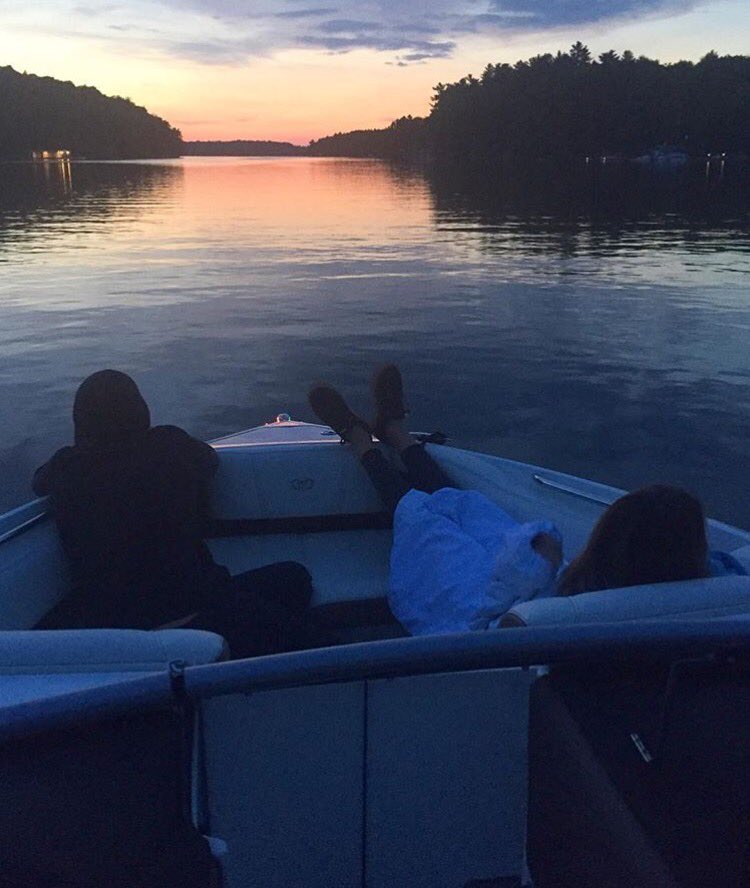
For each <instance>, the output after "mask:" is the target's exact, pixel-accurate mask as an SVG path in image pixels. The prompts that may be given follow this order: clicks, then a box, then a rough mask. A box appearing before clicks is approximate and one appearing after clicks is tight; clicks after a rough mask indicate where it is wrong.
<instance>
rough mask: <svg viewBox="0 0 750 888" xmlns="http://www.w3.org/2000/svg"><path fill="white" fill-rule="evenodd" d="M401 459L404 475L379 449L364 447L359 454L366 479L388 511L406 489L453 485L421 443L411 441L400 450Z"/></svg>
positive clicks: (392, 508) (426, 488) (435, 488)
mask: <svg viewBox="0 0 750 888" xmlns="http://www.w3.org/2000/svg"><path fill="white" fill-rule="evenodd" d="M401 461H402V462H403V464H404V466H406V475H405V476H404V475H402V474H401V473H400V472H397V471H396V469H394V468H393V466H392V465H391V463H389V462H388V460H387V459H386V458H385V457H384V456H383V454H382V453H381V452H380V451H379V450H376V449H374V448H373V449H372V450H368V451H367V453H365V455H364V456H363V457H362V465H363V466H364V469H365V471H366V472H367V474H368V475H369V476H370V481H372V483H373V485H374V486H375V489H376V490H377V491H378V493H379V494H380V498H381V499H382V500H383V505H384V506H385V507H386V509H387V510H388V511H389V512H390V513H391V514H393V512H395V511H396V506H397V505H398V502H399V500H400V499H401V497H402V496H404V494H406V493H408V492H409V491H410V490H422V491H424V492H425V493H435V491H436V490H440V489H441V488H443V487H454V486H455V485H454V484H453V482H452V481H451V479H450V478H449V477H448V476H447V475H446V474H445V472H444V471H443V470H442V469H441V468H440V466H439V465H438V464H437V463H436V462H435V460H434V459H433V458H432V457H431V456H430V454H429V453H427V451H426V450H425V449H424V446H423V445H422V444H412V446H411V447H407V448H406V450H403V451H402V452H401Z"/></svg>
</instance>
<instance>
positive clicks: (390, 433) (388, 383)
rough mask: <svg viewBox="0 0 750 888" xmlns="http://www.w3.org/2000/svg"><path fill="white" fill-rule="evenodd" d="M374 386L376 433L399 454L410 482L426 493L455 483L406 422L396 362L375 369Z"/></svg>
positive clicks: (405, 411)
mask: <svg viewBox="0 0 750 888" xmlns="http://www.w3.org/2000/svg"><path fill="white" fill-rule="evenodd" d="M371 388H372V396H373V400H374V402H375V422H374V423H373V428H374V429H375V434H376V435H377V436H378V438H379V439H380V440H381V441H384V442H385V443H387V444H390V446H391V447H393V448H394V449H395V450H396V452H397V453H398V454H399V455H400V457H401V461H402V462H403V463H404V465H405V466H406V470H407V472H408V476H407V480H408V482H409V486H411V487H415V488H416V489H417V490H422V491H424V492H425V493H434V492H435V491H436V490H440V489H441V488H443V487H453V486H454V484H453V482H452V481H451V480H450V478H449V477H448V476H447V475H446V474H445V472H444V471H443V470H442V469H441V468H440V466H439V465H438V464H437V463H436V462H435V460H434V459H433V458H432V457H431V456H430V454H429V453H427V451H426V450H425V449H424V445H422V444H421V443H420V442H419V441H417V439H416V438H414V437H413V436H412V435H411V434H410V433H409V431H408V430H407V429H406V427H405V425H404V419H405V418H406V415H407V410H406V408H405V407H404V385H403V380H402V378H401V371H400V370H399V369H398V367H397V366H396V365H395V364H386V365H385V366H383V367H380V368H379V369H378V370H376V371H375V373H374V374H373V378H372V385H371Z"/></svg>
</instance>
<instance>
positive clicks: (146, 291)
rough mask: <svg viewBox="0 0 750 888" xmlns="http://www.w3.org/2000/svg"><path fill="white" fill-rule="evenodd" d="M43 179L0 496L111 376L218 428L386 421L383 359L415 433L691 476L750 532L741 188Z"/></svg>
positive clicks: (237, 171)
mask: <svg viewBox="0 0 750 888" xmlns="http://www.w3.org/2000/svg"><path fill="white" fill-rule="evenodd" d="M49 172H50V180H49V183H47V181H46V179H45V178H44V173H43V171H39V170H37V171H35V170H34V169H33V168H31V166H30V165H29V166H28V167H23V168H22V167H16V168H15V170H14V175H7V174H6V173H7V168H6V169H2V168H0V261H2V262H3V263H4V266H3V276H2V279H0V297H1V298H2V302H1V303H0V304H1V305H2V309H1V310H2V312H3V315H2V317H3V323H2V324H1V325H0V355H2V357H3V364H4V367H5V368H6V372H5V373H4V375H3V377H2V379H1V380H0V423H1V424H2V427H3V429H4V435H3V441H2V442H1V444H0V471H2V477H3V479H4V480H3V482H2V484H1V485H0V506H2V507H7V506H9V505H11V504H13V503H17V502H20V501H22V500H24V499H25V498H26V497H27V496H28V486H27V479H28V477H29V476H30V472H31V470H32V468H33V467H34V465H36V464H37V463H38V462H40V461H41V460H42V459H43V458H44V457H45V456H46V455H48V453H49V451H50V450H52V449H53V447H55V446H58V445H59V444H61V443H64V442H65V440H66V439H67V438H68V437H69V435H70V420H69V410H70V404H71V401H72V395H73V392H74V390H75V387H76V385H77V383H78V381H79V380H80V379H81V378H82V377H83V376H84V375H86V374H87V373H89V372H91V371H92V370H94V369H98V368H100V367H104V366H115V367H120V368H122V369H123V370H126V371H127V372H130V373H132V374H133V375H134V376H135V377H136V378H137V380H138V382H139V384H141V387H142V389H143V391H144V394H146V396H147V398H148V399H149V401H150V403H151V404H152V407H153V413H154V416H155V417H157V418H158V419H159V420H160V421H168V422H175V423H178V424H181V425H185V426H186V427H188V428H189V429H191V430H192V431H194V432H195V433H196V434H199V435H202V436H205V437H210V436H217V435H220V434H223V433H226V432H229V431H232V430H235V429H236V428H238V427H244V426H248V425H250V424H252V423H253V422H260V421H265V420H267V419H268V418H269V417H272V416H273V415H275V414H276V413H278V412H280V411H282V410H285V411H288V412H290V413H291V414H292V415H293V416H295V417H300V418H309V419H311V418H312V417H311V415H310V412H309V409H308V408H307V405H306V403H305V391H306V389H307V386H308V384H309V383H310V382H311V381H312V380H315V379H319V378H321V377H324V378H326V379H329V380H330V381H332V382H334V383H335V384H338V385H340V386H341V387H342V388H344V389H345V390H346V391H347V393H348V394H350V396H351V398H352V400H353V402H354V403H355V405H356V406H357V407H358V408H359V409H362V410H367V409H369V408H368V405H367V398H368V395H367V383H368V380H367V373H368V371H369V367H370V365H372V364H374V363H376V362H378V361H381V360H391V359H393V360H398V361H399V362H401V364H402V365H403V367H404V371H405V374H406V377H407V380H408V383H409V388H410V393H411V406H412V414H413V419H414V422H415V424H416V425H417V426H419V427H422V428H433V427H435V426H439V427H442V428H444V429H445V430H446V431H447V432H449V433H451V435H452V437H453V439H454V440H455V441H456V442H457V443H460V444H467V445H470V446H474V447H477V448H480V449H485V450H489V451H493V452H497V453H501V454H506V455H508V456H511V457H514V458H520V459H528V460H530V461H535V462H538V463H541V464H543V465H549V466H551V467H554V468H559V469H563V470H567V471H571V472H574V473H577V474H583V475H586V476H589V477H594V478H598V479H601V480H605V481H610V482H612V483H615V484H619V485H622V486H635V485H638V484H642V483H646V482H647V481H650V480H654V479H657V478H662V479H665V480H670V481H674V482H677V483H683V484H686V485H688V486H689V487H691V488H693V489H695V490H696V491H697V492H698V493H700V494H701V495H702V496H704V497H705V499H706V500H707V502H708V504H709V507H710V509H711V510H712V511H713V512H714V513H717V514H719V515H722V516H723V517H725V518H728V519H730V520H735V521H737V522H740V523H743V524H745V525H748V526H750V504H748V503H747V502H746V501H745V499H744V497H743V498H739V497H738V495H737V489H738V487H740V488H741V485H742V482H743V481H744V477H745V476H746V474H747V472H748V469H750V456H748V455H747V449H746V448H745V445H744V441H745V439H746V435H747V423H748V418H749V417H750V399H749V397H748V393H749V392H750V388H749V387H748V385H749V383H750V377H749V373H748V367H747V359H746V350H747V349H746V342H747V332H748V327H749V326H750V314H749V313H748V298H747V281H748V280H749V279H750V278H749V277H748V275H750V258H749V257H750V234H749V233H748V212H747V206H746V204H744V203H743V200H744V198H740V196H739V195H740V194H741V190H740V189H736V188H735V189H732V188H730V187H729V184H728V183H727V181H726V180H725V183H724V186H725V187H724V190H723V191H720V190H711V191H707V190H706V188H705V181H704V180H702V179H701V182H702V184H703V186H704V187H703V190H702V191H701V190H700V189H696V187H694V186H695V183H694V182H690V183H684V182H683V183H680V182H677V181H675V180H671V181H667V182H664V183H662V184H659V183H653V182H650V183H649V182H647V183H645V187H641V186H642V185H643V183H640V185H639V183H638V182H634V181H633V180H632V179H629V178H628V177H627V174H625V173H623V174H622V175H619V174H617V175H614V176H610V177H609V178H608V179H607V180H604V181H602V180H600V179H597V180H592V179H591V178H588V179H585V178H583V179H581V178H576V176H574V175H572V174H571V173H570V171H567V172H566V173H565V174H564V175H563V172H561V171H560V170H546V171H545V170H542V171H540V170H536V171H529V170H525V171H514V172H513V174H512V175H511V176H508V175H497V176H495V177H493V178H492V179H491V180H489V179H485V180H484V181H483V182H482V183H481V185H480V186H479V187H477V185H476V184H475V183H471V182H467V181H457V180H456V179H455V178H453V179H445V178H439V177H436V176H434V175H432V176H430V175H425V174H424V173H422V172H421V171H419V170H404V169H398V168H391V167H389V166H387V165H386V164H383V163H380V162H377V161H332V160H321V159H314V160H313V159H311V160H307V159H298V158H285V159H262V160H253V159H241V160H237V159H226V158H222V159H216V160H212V159H203V158H195V159H191V160H189V161H186V162H167V163H159V164H73V166H72V182H70V183H69V186H66V185H65V183H64V181H62V177H61V176H60V175H59V174H58V173H57V172H55V171H54V170H52V169H50V171H49ZM597 174H598V171H597ZM55 176H58V179H57V180H56V179H55ZM699 178H700V177H699ZM636 186H638V187H636ZM66 189H67V190H66Z"/></svg>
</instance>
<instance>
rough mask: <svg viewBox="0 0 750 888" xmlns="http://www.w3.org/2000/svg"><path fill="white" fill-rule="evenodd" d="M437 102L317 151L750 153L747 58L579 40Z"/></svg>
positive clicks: (495, 71)
mask: <svg viewBox="0 0 750 888" xmlns="http://www.w3.org/2000/svg"><path fill="white" fill-rule="evenodd" d="M431 104H432V108H431V111H430V114H429V116H428V117H427V118H411V117H406V118H401V119H400V120H396V121H394V122H393V123H392V124H391V125H390V126H389V127H387V128H386V129H382V130H360V131H355V132H351V133H337V134H336V135H334V136H329V137H327V138H324V139H319V140H317V141H314V142H311V144H310V148H309V150H310V153H312V154H323V153H325V154H340V155H350V154H352V155H355V156H364V155H367V154H369V155H370V156H377V157H390V158H413V157H420V156H429V157H431V158H432V159H434V160H435V161H437V162H445V163H466V162H467V161H469V162H471V161H474V162H481V163H485V162H487V161H491V160H493V159H496V158H506V157H507V158H514V159H518V158H526V157H531V158H553V157H566V156H567V157H570V156H583V155H605V154H624V155H634V154H638V153H640V152H643V151H645V150H647V149H649V148H651V147H654V146H656V145H659V144H665V143H668V144H673V145H678V146H680V147H683V148H684V149H685V150H687V151H688V152H689V153H693V154H702V153H706V152H734V153H747V152H750V57H748V56H719V55H717V54H716V53H715V52H709V53H708V54H707V55H705V56H704V57H703V58H702V59H701V60H700V61H699V62H697V63H693V62H685V61H681V62H675V63H670V64H662V63H661V62H658V61H656V60H654V59H649V58H646V57H645V56H639V57H637V58H636V57H635V56H634V55H633V53H632V52H629V51H626V52H624V53H622V55H619V54H618V53H616V52H615V51H614V50H610V51H608V52H605V53H602V54H601V55H600V56H599V57H598V58H597V59H594V58H592V56H591V52H590V50H589V49H588V47H587V46H585V45H584V44H583V43H581V42H580V41H579V42H577V43H575V44H573V46H572V47H571V48H570V50H569V51H568V52H558V53H557V54H556V55H552V54H550V53H546V54H544V55H537V56H534V57H533V58H530V59H528V60H527V61H518V62H516V64H515V65H509V64H495V65H487V67H486V68H485V69H484V71H483V73H482V76H481V77H479V78H477V77H473V76H472V75H470V74H469V75H467V76H466V77H462V78H461V79H460V80H458V81H457V82H455V83H448V84H445V83H438V85H437V86H436V87H435V88H434V93H433V96H432V102H431Z"/></svg>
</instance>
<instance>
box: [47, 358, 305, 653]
mask: <svg viewBox="0 0 750 888" xmlns="http://www.w3.org/2000/svg"><path fill="white" fill-rule="evenodd" d="M73 423H74V428H75V443H74V446H72V447H63V448H62V449H61V450H58V451H57V452H56V453H55V454H54V455H53V456H52V458H51V459H50V460H49V462H47V463H45V464H44V465H43V466H41V467H40V468H39V469H37V471H36V473H35V474H34V480H33V488H34V492H35V493H36V494H37V495H38V496H47V495H48V496H49V497H50V501H51V506H52V511H53V514H54V517H55V520H56V522H57V526H58V529H59V534H60V539H61V542H62V546H63V549H64V552H65V554H66V556H67V560H68V564H69V567H70V574H71V580H72V591H71V593H70V594H69V595H67V596H66V597H65V598H64V599H62V600H61V601H60V602H59V603H58V604H57V605H56V606H55V607H54V608H53V609H52V610H51V611H50V612H49V613H48V614H46V615H45V617H44V618H43V619H42V620H41V621H40V622H39V623H38V624H37V628H42V629H63V628H65V629H69V628H95V627H97V628H105V627H109V628H131V629H153V628H157V627H159V626H163V625H165V624H170V623H172V624H179V625H184V626H189V627H191V628H201V629H210V630H212V631H215V632H218V633H220V634H221V635H223V636H224V637H225V639H226V640H227V642H228V643H229V647H230V651H231V653H232V655H233V656H238V657H245V656H254V655H258V654H267V653H274V652H277V651H281V650H292V649H296V648H299V647H307V646H314V639H313V638H312V633H311V632H310V631H309V627H308V626H307V625H306V617H305V613H304V612H305V611H306V609H307V608H308V605H309V603H310V598H311V596H312V581H311V577H310V574H309V573H308V572H307V570H306V569H305V568H304V567H303V566H302V565H301V564H297V563H295V562H283V563H280V564H273V565H269V566H267V567H264V568H260V569H258V570H254V571H248V572H246V573H244V574H240V575H237V576H234V577H232V576H230V574H229V571H228V570H227V569H226V568H225V567H222V566H221V565H218V564H217V563H216V562H215V561H214V560H213V558H212V556H211V553H210V551H209V549H208V547H207V545H206V544H205V542H204V541H203V537H204V535H205V531H206V527H207V522H208V518H209V488H210V483H211V480H212V478H213V476H214V474H215V472H216V469H217V467H218V456H217V454H216V451H215V450H214V449H213V448H212V447H210V446H209V445H208V444H206V443H204V442H203V441H199V440H197V439H196V438H193V437H191V436H190V435H188V433H187V432H185V431H183V430H182V429H180V428H177V427H176V426H152V425H151V415H150V411H149V408H148V405H147V404H146V402H145V400H144V399H143V397H142V395H141V393H140V391H139V390H138V386H137V385H136V384H135V382H134V381H133V380H132V379H131V378H130V377H129V376H127V375H126V374H125V373H121V372H119V371H117V370H101V371H99V372H98V373H93V374H92V375H91V376H89V377H88V378H87V379H85V380H84V381H83V383H82V384H81V386H80V387H79V389H78V391H77V393H76V396H75V403H74V406H73Z"/></svg>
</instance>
